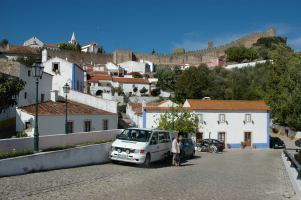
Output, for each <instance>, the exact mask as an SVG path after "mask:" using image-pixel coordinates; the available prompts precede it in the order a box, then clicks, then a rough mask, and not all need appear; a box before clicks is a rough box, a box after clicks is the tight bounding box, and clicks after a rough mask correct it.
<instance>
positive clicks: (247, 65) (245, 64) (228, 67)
mask: <svg viewBox="0 0 301 200" xmlns="http://www.w3.org/2000/svg"><path fill="white" fill-rule="evenodd" d="M265 62H266V60H261V61H256V62H249V63H240V64H234V65H228V66H227V67H226V69H232V68H235V67H237V68H242V67H254V66H255V65H256V64H258V63H265ZM270 62H272V63H273V61H272V60H270Z"/></svg>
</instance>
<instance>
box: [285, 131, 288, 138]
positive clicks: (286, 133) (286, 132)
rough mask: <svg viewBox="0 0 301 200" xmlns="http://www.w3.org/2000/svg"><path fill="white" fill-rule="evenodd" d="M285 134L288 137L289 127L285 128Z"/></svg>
mask: <svg viewBox="0 0 301 200" xmlns="http://www.w3.org/2000/svg"><path fill="white" fill-rule="evenodd" d="M285 135H286V137H288V129H285Z"/></svg>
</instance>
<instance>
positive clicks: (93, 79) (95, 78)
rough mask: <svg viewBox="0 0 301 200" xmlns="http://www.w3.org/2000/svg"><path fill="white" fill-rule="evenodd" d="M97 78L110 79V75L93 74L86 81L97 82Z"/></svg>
mask: <svg viewBox="0 0 301 200" xmlns="http://www.w3.org/2000/svg"><path fill="white" fill-rule="evenodd" d="M98 80H110V81H111V80H112V77H111V76H98V75H94V76H90V79H88V80H87V81H88V82H98Z"/></svg>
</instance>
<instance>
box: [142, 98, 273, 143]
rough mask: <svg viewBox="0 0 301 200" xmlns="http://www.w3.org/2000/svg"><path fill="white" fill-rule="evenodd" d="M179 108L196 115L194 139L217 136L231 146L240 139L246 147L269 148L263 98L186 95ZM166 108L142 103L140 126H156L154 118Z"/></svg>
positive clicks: (267, 118) (267, 111)
mask: <svg viewBox="0 0 301 200" xmlns="http://www.w3.org/2000/svg"><path fill="white" fill-rule="evenodd" d="M183 108H184V109H187V110H191V111H192V112H193V113H194V114H195V115H196V116H197V117H198V119H199V120H198V130H197V134H191V137H192V139H193V140H194V141H199V140H201V139H209V138H210V139H218V140H220V141H223V142H224V143H225V144H227V143H228V144H230V146H231V148H240V147H241V142H242V141H243V142H245V143H246V145H247V146H249V147H252V146H253V145H256V147H257V148H269V118H270V116H269V110H270V108H269V107H268V106H267V104H266V103H265V102H264V101H244V100H201V99H187V100H186V101H185V103H184V105H183ZM166 111H168V112H170V107H160V109H158V107H154V106H145V107H143V111H142V112H143V113H142V117H143V125H142V128H151V127H156V124H155V122H154V121H155V120H156V119H157V118H158V116H159V115H163V114H164V113H165V112H166ZM175 120H176V119H175Z"/></svg>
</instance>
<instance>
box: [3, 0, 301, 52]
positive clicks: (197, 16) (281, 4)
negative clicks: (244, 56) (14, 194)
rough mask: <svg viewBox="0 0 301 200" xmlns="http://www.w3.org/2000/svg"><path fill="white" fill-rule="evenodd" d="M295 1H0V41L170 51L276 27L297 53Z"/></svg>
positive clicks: (299, 34) (299, 30)
mask: <svg viewBox="0 0 301 200" xmlns="http://www.w3.org/2000/svg"><path fill="white" fill-rule="evenodd" d="M300 8H301V1H300V0H283V1H279V0H271V1H270V0H239V1H234V0H233V1H232V0H220V1H218V0H210V1H209V0H198V1H192V0H185V1H184V0H182V1H177V0H161V1H157V0H152V1H148V0H131V1H127V0H109V1H102V0H85V1H83V0H73V1H71V0H26V1H25V0H0V40H2V39H4V38H5V39H8V41H9V43H10V44H17V45H23V42H24V41H25V40H27V39H29V38H31V37H33V36H36V37H37V38H38V39H40V40H41V41H42V42H43V43H45V44H47V43H52V44H56V43H58V42H62V41H63V42H68V41H69V40H70V39H71V35H72V32H73V31H74V32H75V36H76V39H77V40H78V41H79V43H80V45H84V44H87V43H90V42H93V41H96V42H97V43H98V44H99V45H102V46H103V48H104V49H105V50H106V52H107V53H113V52H114V50H115V49H116V48H118V49H132V50H133V52H138V53H151V52H152V50H153V49H155V51H156V53H172V52H173V49H174V48H179V47H184V48H185V50H186V51H189V50H200V49H205V48H207V46H208V40H214V45H215V46H219V45H224V44H226V43H230V42H232V41H235V40H237V39H239V38H241V37H243V36H245V35H248V34H250V33H252V32H265V31H266V29H267V28H276V35H277V36H284V37H287V38H288V44H289V45H290V46H291V47H293V48H294V49H295V50H296V51H301V20H300V19H301V12H300Z"/></svg>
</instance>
